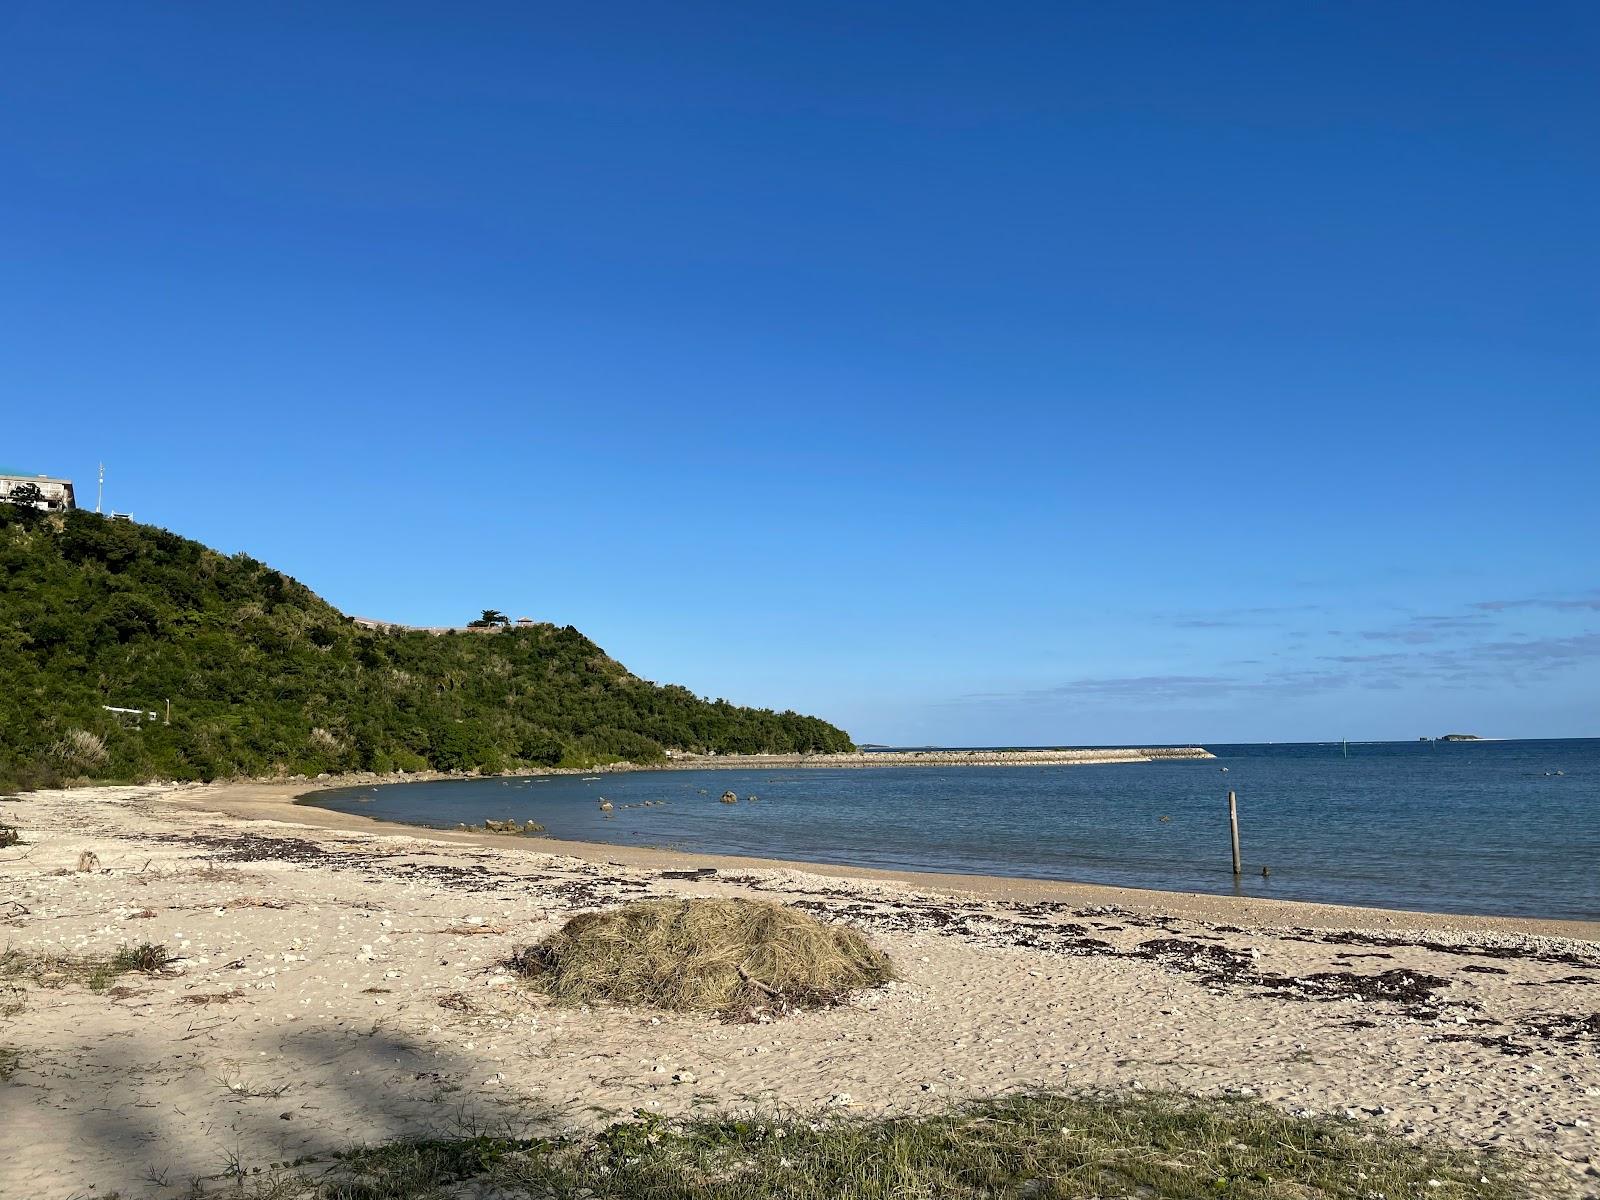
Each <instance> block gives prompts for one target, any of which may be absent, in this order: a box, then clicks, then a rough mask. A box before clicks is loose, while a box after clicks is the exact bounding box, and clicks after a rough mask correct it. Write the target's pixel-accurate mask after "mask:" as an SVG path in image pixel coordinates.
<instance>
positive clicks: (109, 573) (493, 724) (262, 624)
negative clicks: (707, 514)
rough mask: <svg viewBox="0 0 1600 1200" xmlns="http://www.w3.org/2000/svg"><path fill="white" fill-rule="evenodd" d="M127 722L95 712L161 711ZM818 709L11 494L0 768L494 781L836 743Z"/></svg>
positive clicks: (41, 775) (0, 579) (5, 507)
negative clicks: (424, 627) (761, 704)
mask: <svg viewBox="0 0 1600 1200" xmlns="http://www.w3.org/2000/svg"><path fill="white" fill-rule="evenodd" d="M168 699H170V700H171V701H172V721H171V724H170V726H169V725H166V724H164V723H163V722H162V721H161V720H159V719H158V720H156V721H154V722H151V721H145V722H144V723H143V724H142V725H141V726H140V727H137V728H127V727H124V726H123V724H122V723H121V722H120V721H119V720H118V718H117V717H115V716H114V715H113V714H111V713H108V712H106V711H105V709H104V708H102V707H101V706H102V705H115V706H118V707H125V708H140V709H151V710H158V711H160V713H161V714H162V716H163V717H164V716H165V712H166V708H165V704H166V701H167V700H168ZM849 748H850V739H849V737H848V736H847V735H846V734H845V733H844V732H843V731H841V730H839V729H837V728H835V727H834V726H832V725H829V724H828V723H827V722H825V721H821V720H819V719H817V718H815V717H804V716H800V715H798V714H796V713H792V712H784V713H778V712H772V711H770V710H767V709H753V708H741V707H738V706H736V705H732V704H728V703H726V702H725V701H720V700H718V701H708V700H703V699H701V698H699V697H697V696H695V695H694V694H693V693H691V692H690V691H688V690H687V689H685V688H681V687H675V686H665V687H663V686H659V685H657V684H654V683H650V682H648V681H646V680H643V679H639V678H637V677H635V676H633V675H630V674H629V673H628V671H627V670H626V669H625V668H624V667H623V666H622V665H621V664H620V663H618V662H616V661H615V660H613V659H611V658H609V657H607V656H606V654H605V652H604V651H602V650H601V649H600V648H599V647H598V646H596V645H595V644H594V643H593V642H591V641H589V639H588V638H586V637H584V636H583V635H582V634H581V633H579V632H578V631H577V630H576V629H573V628H572V627H571V626H568V627H566V628H557V627H556V626H554V625H535V626H532V627H522V628H516V629H507V630H503V631H499V632H488V633H465V632H463V633H446V634H438V635H435V634H429V633H422V632H414V631H401V630H386V631H381V632H380V631H377V630H372V629H367V628H365V627H363V626H360V625H357V624H355V623H354V622H353V621H351V620H350V619H349V618H348V617H346V616H344V615H343V614H342V613H340V612H339V611H338V610H336V609H334V608H333V607H332V606H330V605H328V604H327V603H325V602H324V601H322V600H321V599H319V598H318V597H317V596H315V595H313V594H312V592H311V591H310V590H309V589H308V588H306V587H305V586H304V585H302V584H300V583H297V582H296V581H295V580H293V579H290V578H288V577H287V576H285V575H282V574H280V573H279V572H277V571H274V570H272V569H271V568H270V567H267V566H265V565H263V564H261V563H259V562H256V561H255V560H254V559H251V558H249V557H247V556H245V555H236V556H234V557H231V558H230V557H227V556H224V555H221V554H218V553H217V552H215V551H213V550H210V549H208V548H206V547H205V546H202V545H200V544H199V543H198V542H193V541H190V540H188V539H187V538H182V537H179V536H177V535H176V534H172V533H168V532H166V531H165V530H161V529H156V528H153V527H151V526H146V525H136V524H132V523H130V522H125V521H111V520H107V519H105V518H103V517H100V516H97V515H95V514H93V513H88V512H72V513H67V514H65V515H64V516H46V515H44V514H41V513H36V512H33V511H32V510H29V509H24V508H20V507H18V506H15V505H10V504H3V503H0V780H6V781H8V782H9V783H10V784H11V785H13V786H15V785H17V784H26V783H30V782H36V783H38V782H54V781H56V780H58V779H65V778H78V777H88V778H98V779H121V780H136V779H149V778H176V779H213V778H217V777H226V776H234V775H273V774H307V775H311V774H316V773H319V772H322V771H333V772H337V771H355V770H371V771H384V772H386V771H391V770H394V769H396V768H403V769H405V770H420V769H424V768H428V767H431V768H434V769H437V770H450V771H458V770H459V771H465V770H472V769H477V770H480V771H486V772H488V771H501V770H507V769H519V768H526V769H529V770H535V769H538V768H539V767H543V766H554V765H571V766H585V765H591V764H595V763H600V762H608V761H616V760H619V759H631V760H634V761H651V760H655V759H659V758H661V757H662V755H663V753H664V751H665V750H667V749H678V750H693V751H705V750H715V751H718V752H719V753H733V752H744V753H749V752H757V751H774V752H783V751H790V752H793V751H838V750H847V749H849Z"/></svg>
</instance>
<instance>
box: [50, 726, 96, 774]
mask: <svg viewBox="0 0 1600 1200" xmlns="http://www.w3.org/2000/svg"><path fill="white" fill-rule="evenodd" d="M50 756H51V758H53V759H54V760H55V762H56V763H57V764H58V765H60V766H61V767H62V768H64V769H65V770H68V771H81V772H88V771H93V770H96V769H97V768H99V767H103V766H105V764H106V758H107V757H108V755H107V753H106V742H105V739H104V738H103V737H101V736H100V735H99V734H97V733H91V732H89V730H87V729H69V730H68V731H67V732H66V734H64V735H63V736H62V737H60V738H57V739H56V742H55V745H53V746H51V747H50Z"/></svg>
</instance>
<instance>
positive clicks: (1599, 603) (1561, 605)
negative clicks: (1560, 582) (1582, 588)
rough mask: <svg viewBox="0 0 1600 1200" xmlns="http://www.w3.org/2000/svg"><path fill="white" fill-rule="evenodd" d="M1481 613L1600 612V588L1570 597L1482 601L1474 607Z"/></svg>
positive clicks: (1535, 597)
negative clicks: (1528, 610)
mask: <svg viewBox="0 0 1600 1200" xmlns="http://www.w3.org/2000/svg"><path fill="white" fill-rule="evenodd" d="M1472 607H1473V608H1475V609H1478V610H1479V611H1480V612H1486V613H1500V612H1509V611H1510V610H1512V609H1518V608H1549V609H1555V610H1557V611H1559V612H1600V588H1591V589H1589V590H1588V591H1586V592H1578V593H1576V594H1575V595H1568V596H1549V595H1546V596H1528V597H1525V598H1523V599H1521V600H1480V601H1478V603H1476V604H1474V605H1472Z"/></svg>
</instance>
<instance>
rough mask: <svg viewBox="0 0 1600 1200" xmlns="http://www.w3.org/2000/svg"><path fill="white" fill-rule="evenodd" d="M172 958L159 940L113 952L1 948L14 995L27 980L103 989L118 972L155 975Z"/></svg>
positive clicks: (1, 968)
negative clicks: (95, 952)
mask: <svg viewBox="0 0 1600 1200" xmlns="http://www.w3.org/2000/svg"><path fill="white" fill-rule="evenodd" d="M172 960H173V955H172V954H171V953H170V952H169V951H168V950H167V948H166V946H164V945H162V944H160V943H157V942H140V943H139V944H138V945H135V946H122V947H120V948H118V949H117V950H115V951H113V952H112V953H110V954H30V953H27V952H25V951H22V950H15V949H9V948H8V949H6V950H0V984H7V985H10V986H9V988H8V991H10V992H12V993H13V994H15V993H16V992H17V991H18V989H19V985H21V984H24V983H31V984H33V985H35V986H36V987H46V988H60V987H67V986H69V985H73V984H76V985H79V986H81V987H86V988H88V989H89V990H90V991H92V992H103V991H105V990H106V988H108V987H110V986H111V984H112V983H114V982H115V981H116V979H117V977H118V976H119V975H127V974H129V973H130V972H135V971H137V972H141V973H143V974H147V975H150V974H154V973H155V972H157V971H160V970H161V969H162V968H163V967H165V966H166V965H167V964H168V963H170V962H171V961H172Z"/></svg>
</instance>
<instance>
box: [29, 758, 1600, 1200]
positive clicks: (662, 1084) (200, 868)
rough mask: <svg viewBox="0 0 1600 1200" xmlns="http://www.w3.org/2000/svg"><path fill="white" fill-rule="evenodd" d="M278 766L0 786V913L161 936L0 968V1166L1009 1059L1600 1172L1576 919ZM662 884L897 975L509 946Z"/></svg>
mask: <svg viewBox="0 0 1600 1200" xmlns="http://www.w3.org/2000/svg"><path fill="white" fill-rule="evenodd" d="M307 786H308V785H305V784H298V785H296V784H289V785H276V784H274V785H266V784H249V785H212V786H208V787H185V788H167V787H154V786H152V787H99V788H80V789H73V790H68V791H56V792H39V793H31V794H24V795H23V796H22V797H21V798H20V799H17V800H15V801H7V802H4V803H0V820H3V821H4V822H6V823H7V824H10V825H14V826H17V827H19V828H20V830H21V831H22V836H23V839H24V841H23V844H21V845H18V846H14V847H11V848H8V849H5V850H0V921H3V922H4V925H5V929H4V933H3V935H0V949H6V950H9V951H12V952H15V953H20V954H22V955H29V956H42V955H51V954H87V953H108V952H112V951H114V950H116V949H117V948H118V947H121V946H124V945H128V944H132V943H137V942H144V941H151V942H164V943H165V944H166V945H167V946H168V947H169V948H170V949H172V950H173V951H174V952H175V953H177V954H178V955H179V956H180V957H179V958H178V960H177V961H176V962H174V963H173V964H171V965H170V966H169V967H168V968H167V969H166V970H164V971H163V972H161V973H159V974H155V975H149V976H147V975H141V974H129V975H125V976H123V977H121V978H119V979H118V980H117V981H116V985H115V986H113V987H110V988H108V989H106V990H104V991H100V992H94V991H91V990H89V989H88V988H85V987H82V986H77V985H71V984H69V985H67V986H49V981H48V980H46V981H45V982H44V983H42V984H41V983H39V982H36V981H29V980H13V979H5V980H0V1128H4V1130H5V1131H6V1142H7V1146H8V1152H7V1153H6V1154H5V1155H3V1156H0V1195H5V1196H19V1197H21V1196H27V1197H41V1198H48V1197H62V1198H65V1197H69V1196H83V1195H107V1194H109V1193H111V1192H113V1191H115V1192H118V1193H119V1194H120V1195H122V1196H124V1197H146V1196H148V1197H173V1196H178V1195H182V1194H184V1193H185V1192H186V1191H187V1190H188V1189H190V1187H191V1181H192V1180H194V1179H197V1178H198V1179H201V1180H203V1181H204V1180H210V1181H213V1182H214V1184H215V1186H217V1187H220V1186H221V1183H220V1181H221V1180H222V1179H223V1178H224V1176H225V1174H226V1172H227V1171H228V1170H229V1169H230V1166H231V1167H233V1168H236V1169H237V1168H242V1169H243V1170H246V1171H249V1170H251V1169H254V1168H261V1169H263V1170H268V1169H270V1168H271V1167H272V1165H273V1164H278V1163H284V1162H289V1161H293V1160H296V1159H301V1158H304V1157H307V1156H316V1155H321V1154H326V1153H327V1152H329V1151H331V1150H334V1149H337V1148H340V1147H344V1146H348V1145H350V1144H352V1143H359V1142H376V1141H382V1140H386V1139H393V1138H398V1137H402V1136H414V1135H421V1134H429V1133H431V1134H447V1133H456V1132H460V1131H461V1130H462V1129H464V1128H480V1129H482V1128H493V1129H497V1130H498V1129H508V1128H509V1129H515V1130H517V1131H519V1132H523V1133H526V1132H529V1131H539V1130H554V1129H560V1128H572V1127H585V1126H593V1125H595V1124H599V1123H604V1122H606V1121H608V1120H613V1119H617V1118H620V1117H624V1116H626V1115H628V1114H629V1113H632V1112H634V1111H635V1110H640V1109H643V1110H646V1111H655V1112H663V1113H684V1112H689V1111H696V1110H703V1111H708V1110H713V1109H725V1110H737V1111H759V1112H770V1111H774V1110H778V1109H783V1110H791V1111H807V1110H813V1109H827V1110H834V1111H837V1110H844V1111H852V1112H862V1113H879V1112H898V1111H925V1110H927V1109H929V1108H931V1107H937V1106H939V1105H942V1104H945V1103H948V1102H949V1101H950V1100H952V1099H960V1098H964V1097H969V1096H979V1095H989V1094H994V1093H997V1092H1003V1091H1006V1090H1011V1089H1020V1088H1037V1087H1048V1088H1055V1089H1060V1088H1069V1089H1070V1088H1095V1087H1118V1088H1145V1089H1169V1088H1171V1089H1182V1090H1186V1091H1193V1092H1199V1093H1202V1094H1211V1093H1233V1094H1251V1095H1255V1096H1258V1097H1261V1098H1262V1099H1264V1100H1266V1101H1267V1102H1269V1103H1271V1104H1274V1105H1278V1106H1280V1107H1282V1108H1284V1109H1285V1110H1288V1111H1293V1112H1301V1111H1307V1110H1310V1111H1316V1112H1321V1113H1329V1112H1332V1113H1339V1114H1348V1115H1350V1116H1353V1117H1355V1118H1357V1119H1359V1120H1362V1121H1370V1122H1373V1123H1374V1124H1375V1125H1381V1126H1385V1127H1389V1128H1392V1129H1395V1130H1399V1131H1402V1132H1404V1133H1408V1134H1416V1135H1436V1136H1441V1137H1446V1138H1451V1139H1454V1140H1457V1141H1460V1142H1464V1143H1467V1144H1471V1145H1475V1146H1489V1147H1497V1148H1499V1149H1501V1150H1504V1151H1506V1152H1508V1153H1510V1154H1513V1155H1516V1156H1519V1157H1524V1158H1526V1159H1527V1160H1528V1161H1529V1162H1530V1163H1533V1164H1535V1165H1536V1166H1537V1167H1538V1169H1540V1170H1543V1171H1546V1172H1548V1174H1549V1183H1548V1185H1547V1189H1546V1190H1547V1191H1548V1193H1549V1194H1553V1195H1575V1196H1585V1195H1591V1196H1592V1195H1597V1194H1600V1157H1597V1154H1600V1149H1597V1146H1596V1137H1595V1130H1594V1125H1593V1123H1594V1121H1595V1120H1596V1117H1597V1110H1600V1053H1597V1049H1600V1047H1597V1037H1600V1012H1597V1008H1600V1000H1597V997H1600V993H1597V992H1596V990H1595V988H1596V985H1597V984H1600V943H1597V940H1596V939H1600V926H1597V924H1596V923H1593V922H1554V921H1536V920H1526V919H1507V918H1472V917H1460V916H1450V917H1445V916H1430V915H1427V914H1418V913H1401V912H1387V911H1380V910H1373V909H1355V908H1340V907H1335V906H1325V905H1307V904H1297V903H1289V902H1281V901H1264V900H1243V899H1235V898H1231V897H1218V896H1201V895H1191V894H1169V893H1159V892H1142V891H1134V890H1129V889H1116V888H1105V887H1092V886H1082V885H1072V884H1056V883H1043V882H1031V881H1022V880H1004V879H987V878H980V877H967V876H961V877H956V876H913V875H905V874H896V873H890V872H874V871H867V870H854V869H845V868H838V867H813V868H809V869H808V868H804V867H803V866H800V865H796V864H785V863H775V862H766V861H761V860H752V859H729V858H713V857H710V856H702V855H683V854H675V853H669V852H663V851H651V850H644V849H637V848H631V847H617V846H602V845H587V844H582V843H558V842H550V841H543V840H539V839H526V838H506V837H493V836H486V835H472V834H461V833H449V832H439V831H432V830H416V829H408V828H405V827H400V826H394V825H382V824H379V823H377V822H373V821H370V820H367V819H365V818H362V817H359V816H347V815H343V814H338V813H333V812H329V811H327V810H323V809H318V808H308V807H304V806H296V805H294V804H293V800H294V797H295V796H296V794H298V793H300V792H302V791H304V790H305V789H306V787H307ZM85 852H90V853H92V855H93V856H94V857H93V860H92V861H88V862H87V867H88V869H84V870H80V869H79V866H80V857H81V856H83V855H84V854H85ZM680 895H715V896H730V895H735V896H736V895H750V896H762V897H766V898H775V899H780V900H783V901H784V902H786V903H789V904H793V905H796V906H799V907H801V908H804V909H806V910H808V911H811V912H814V913H816V914H817V915H819V916H822V917H824V918H826V919H830V920H841V921H849V922H852V923H854V924H855V925H857V926H858V927H860V928H862V929H864V930H866V931H867V932H868V933H869V934H870V935H871V936H872V937H873V938H874V939H875V940H876V941H877V942H878V943H879V944H880V945H881V946H882V947H883V948H884V949H885V950H887V951H888V952H889V954H890V955H891V956H892V957H893V959H894V960H895V963H896V964H897V966H898V967H899V970H900V973H901V976H902V978H901V979H900V981H898V982H897V983H895V984H892V985H889V986H887V987H885V988H882V989H879V990H876V991H872V992H869V993H866V994H864V995H862V996H860V997H858V998H857V999H856V1000H855V1001H853V1002H851V1003H850V1004H847V1005H845V1006H843V1007H839V1008H834V1009H829V1010H824V1011H819V1012H814V1013H809V1014H805V1015H801V1016H795V1017H790V1018H785V1019H783V1020H781V1021H778V1022H775V1023H772V1024H750V1025H736V1024H733V1025H730V1024H724V1023H720V1022H718V1021H715V1020H713V1019H710V1018H706V1017H698V1016H688V1015H681V1014H665V1013H650V1012H644V1011H630V1010H621V1009H604V1010H599V1009H596V1010H589V1009H562V1008H557V1007H554V1006H552V1005H551V1004H550V1003H549V1002H548V1001H547V1000H545V999H544V998H543V997H541V996H539V995H538V994H536V993H534V992H532V991H531V990H530V989H528V988H527V987H526V985H524V984H523V983H522V982H521V981H520V980H519V979H518V978H517V977H515V976H514V975H512V974H511V973H510V972H509V971H507V970H506V969H505V967H504V963H505V960H506V958H507V956H508V955H509V954H510V953H511V951H512V950H513V949H514V948H515V947H517V946H520V945H523V944H526V943H528V942H531V941H534V940H536V939H537V938H538V937H540V936H541V935H543V934H544V933H546V932H548V931H549V930H551V929H552V928H554V927H555V926H556V925H557V924H559V923H560V922H561V921H563V920H565V919H566V918H567V917H568V916H570V915H571V914H572V913H574V912H577V911H582V910H585V909H592V908H596V907H603V906H606V905H610V904H614V903H618V902H621V901H625V900H630V899H637V898H643V897H660V896H680ZM19 1148H20V1149H19Z"/></svg>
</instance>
